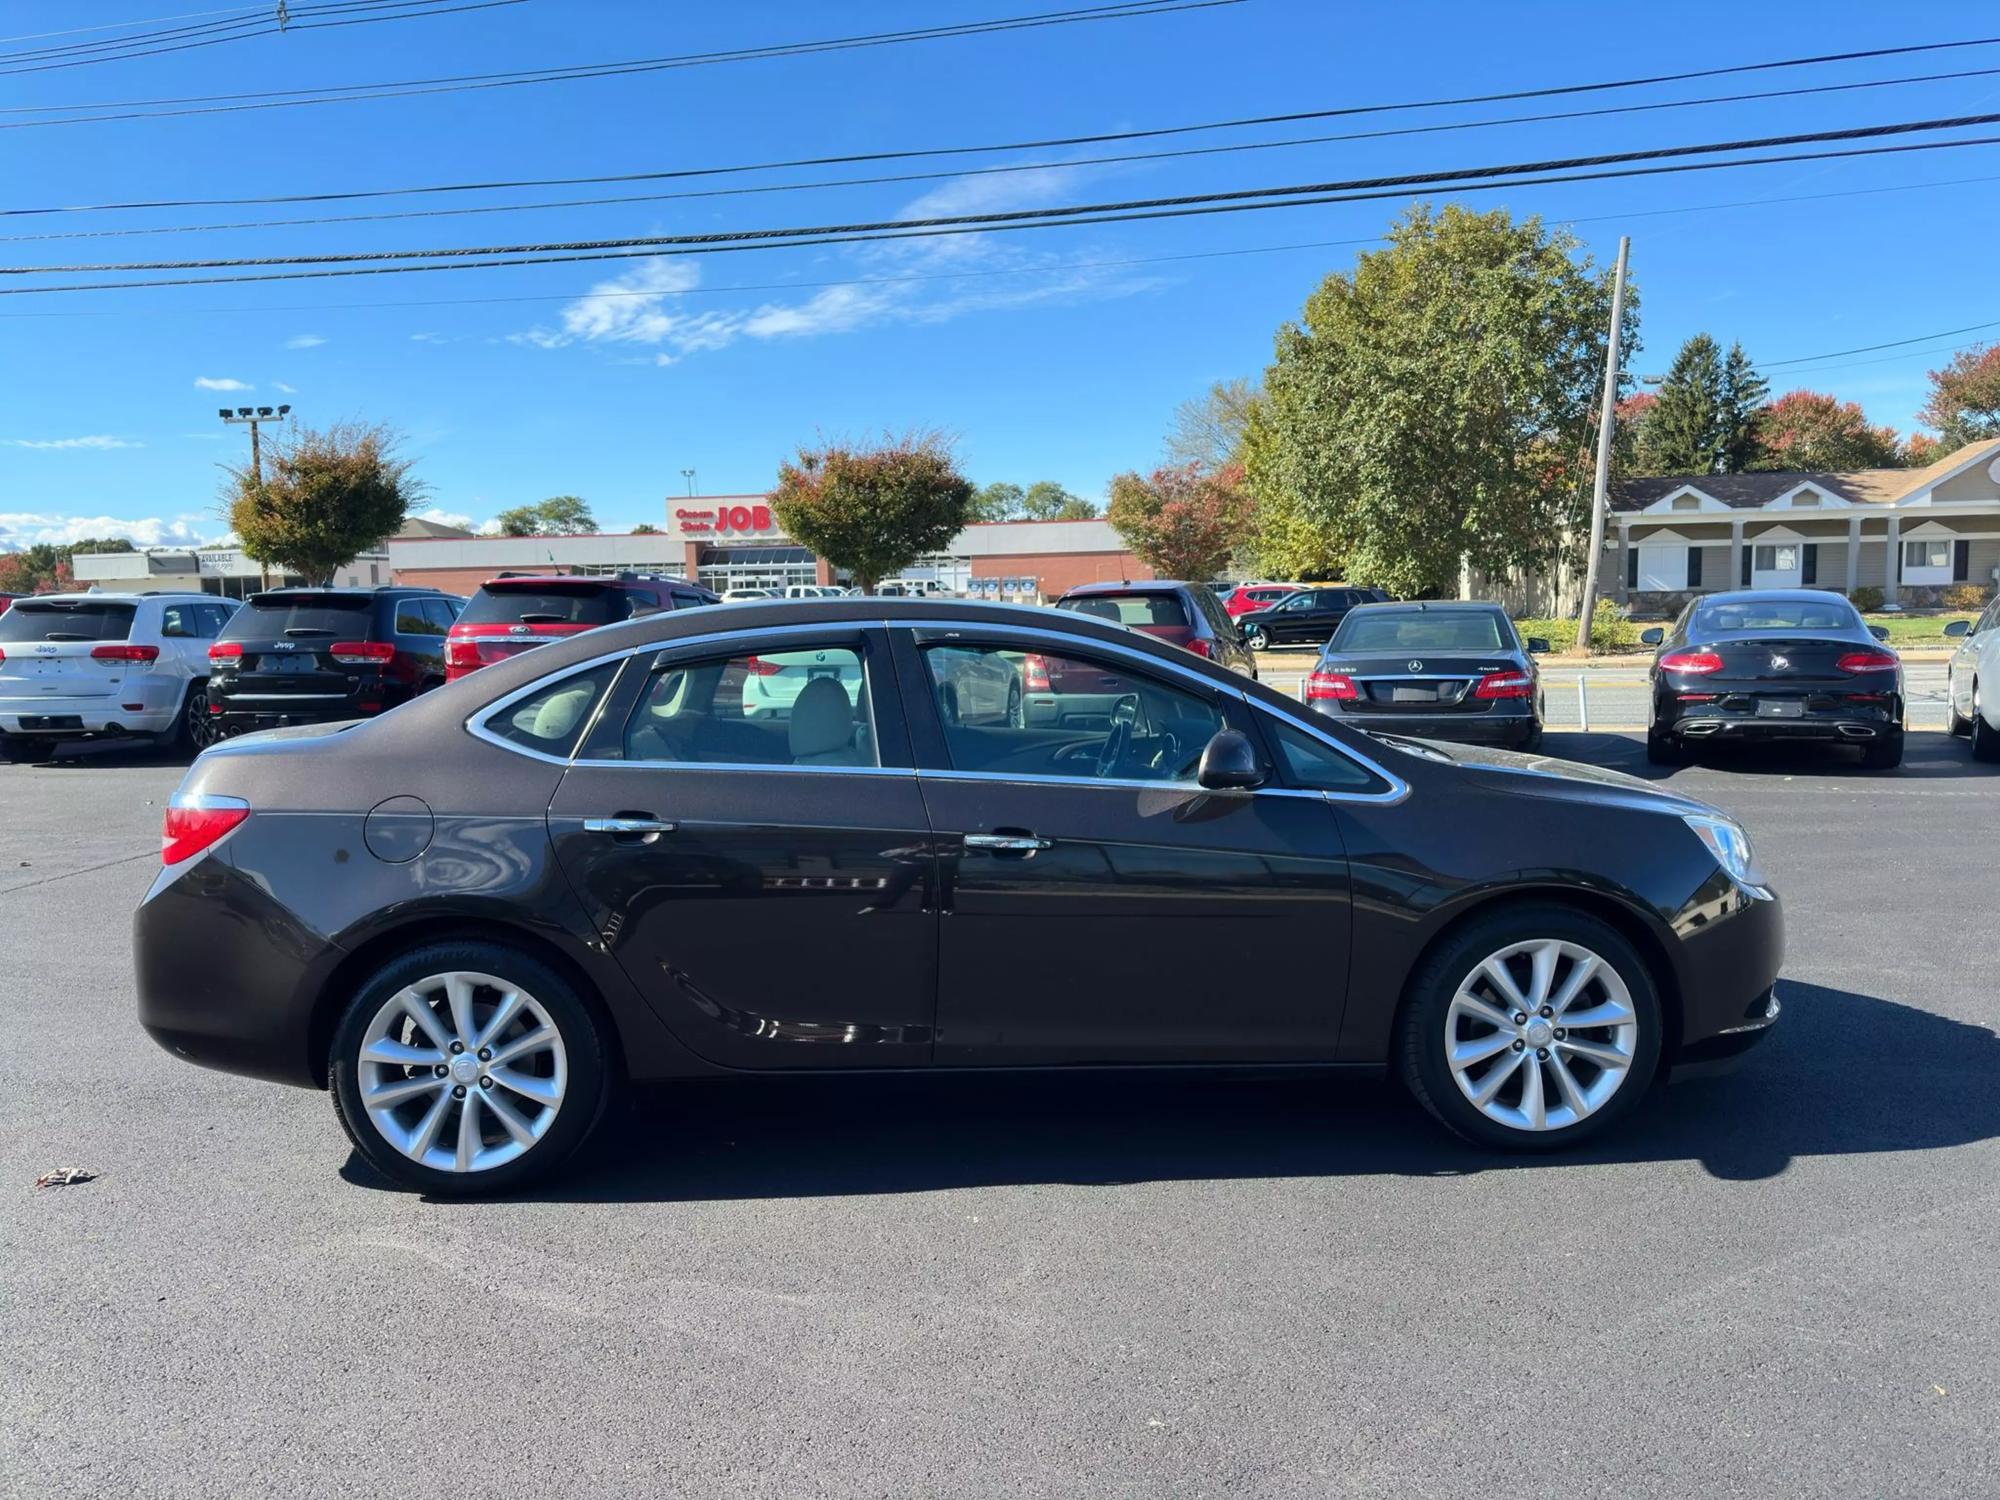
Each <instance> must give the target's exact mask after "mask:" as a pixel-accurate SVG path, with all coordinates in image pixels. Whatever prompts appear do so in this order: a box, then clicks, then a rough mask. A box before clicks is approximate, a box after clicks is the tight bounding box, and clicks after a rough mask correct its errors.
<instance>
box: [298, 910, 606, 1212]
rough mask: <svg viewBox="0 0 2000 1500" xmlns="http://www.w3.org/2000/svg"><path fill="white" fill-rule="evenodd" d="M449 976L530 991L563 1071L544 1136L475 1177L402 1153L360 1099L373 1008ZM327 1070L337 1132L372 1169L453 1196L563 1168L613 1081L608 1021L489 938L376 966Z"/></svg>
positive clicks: (543, 969) (495, 1189) (509, 1186)
mask: <svg viewBox="0 0 2000 1500" xmlns="http://www.w3.org/2000/svg"><path fill="white" fill-rule="evenodd" d="M455 971H467V972H471V973H476V974H488V975H491V976H493V977H494V978H495V979H500V980H505V981H506V982H507V983H508V984H509V985H515V986H518V987H520V988H521V989H522V990H524V991H525V992H526V993H528V994H530V995H532V996H533V997H534V999H535V1001H536V1002H538V1003H539V1004H540V1005H541V1007H542V1009H543V1010H544V1011H545V1012H546V1013H547V1015H548V1017H549V1020H550V1022H551V1023H552V1024H553V1026H554V1027H555V1030H556V1032H557V1034H558V1036H559V1037H560V1038H561V1041H562V1047H563V1052H564V1054H565V1061H566V1065H567V1068H568V1081H567V1084H566V1086H565V1088H564V1089H563V1093H562V1100H561V1103H560V1105H559V1107H558V1108H557V1110H556V1116H555V1119H554V1120H553V1122H552V1123H550V1125H549V1126H548V1128H547V1130H546V1132H545V1133H544V1134H543V1135H542V1137H541V1138H540V1139H539V1140H537V1141H536V1142H535V1143H534V1144H533V1145H531V1146H530V1147H528V1149H527V1150H526V1151H524V1152H522V1153H521V1154H520V1155H519V1156H516V1157H515V1158H513V1159H512V1160H511V1161H507V1162H503V1163H501V1164H499V1165H496V1166H493V1167H490V1168H486V1169H483V1170H476V1171H471V1172H454V1171H444V1170H441V1169H439V1168H436V1167H432V1166H429V1165H427V1164H425V1163H423V1162H419V1161H417V1160H415V1159H414V1158H412V1157H410V1156H406V1155H404V1154H403V1153H402V1151H400V1150H398V1149H397V1148H396V1147H395V1146H393V1145H391V1144H390V1143H389V1141H388V1140H387V1139H385V1138H384V1137H383V1135H382V1133H381V1132H380V1131H379V1130H378V1129H377V1128H376V1126H375V1123H374V1121H373V1120H372V1119H371V1118H370V1117H369V1114H368V1111H367V1109H366V1107H365V1106H364V1105H363V1104H362V1101H361V1079H360V1066H361V1063H360V1056H359V1054H360V1050H361V1046H362V1042H363V1040H364V1038H365V1036H366V1033H367V1030H368V1026H369V1023H370V1021H372V1020H373V1019H374V1017H375V1014H376V1012H377V1011H378V1010H380V1009H381V1007H382V1006H383V1005H384V1004H385V1003H386V1002H387V1001H388V1000H389V999H390V998H391V997H393V996H394V995H395V994H396V993H397V991H399V990H401V989H403V988H405V987H406V986H409V985H413V984H417V983H419V982H421V981H422V980H424V979H426V978H428V977H430V976H433V975H438V974H448V973H452V972H455ZM327 1074H328V1077H329V1079H330V1080H331V1083H332V1089H331V1092H332V1094H333V1107H334V1113H335V1115H336V1116H338V1118H339V1120H340V1125H341V1128H342V1129H343V1130H345V1131H346V1132H347V1138H348V1139H349V1140H350V1141H352V1142H353V1143H354V1149H355V1150H356V1151H358V1152H359V1153H360V1154H361V1155H362V1156H363V1157H364V1158H365V1159H366V1160H367V1161H368V1163H369V1165H370V1166H372V1167H374V1168H375V1169H376V1170H377V1171H378V1172H380V1173H382V1174H383V1175H384V1176H385V1177H389V1178H391V1179H393V1180H394V1181H397V1182H400V1183H403V1184H404V1185H406V1186H409V1187H413V1188H417V1189H420V1190H421V1191H423V1192H426V1193H431V1194H435V1195H438V1196H444V1197H454V1198H462V1197H472V1196H478V1195H483V1194H489V1193H504V1192H509V1191H512V1190H513V1189H515V1188H519V1187H521V1186H523V1185H524V1184H526V1183H529V1182H532V1181H533V1180H535V1179H536V1178H538V1177H541V1176H543V1175H545V1174H547V1173H549V1172H551V1171H553V1170H555V1169H556V1168H557V1167H559V1166H560V1165H562V1163H563V1162H564V1160H565V1159H567V1158H568V1157H569V1156H570V1155H572V1154H573V1153H574V1152H575V1151H576V1149H577V1147H579V1146H580V1145H582V1144H583V1141H584V1139H585V1137H587V1136H588V1135H589V1134H590V1131H591V1129H592V1127H593V1126H595V1125H596V1123H597V1121H598V1119H599V1117H600V1116H601V1115H602V1114H603V1113H604V1106H605V1103H606V1100H607V1098H608V1093H609V1088H610V1081H611V1069H610V1066H609V1063H608V1061H607V1057H606V1032H605V1023H603V1022H601V1021H600V1020H599V1019H598V1016H597V1014H596V1012H595V1011H594V1010H593V1008H592V1007H591V1005H590V1004H589V1003H588V1002H586V1001H585V1000H584V998H583V997H582V996H581V995H579V994H578V993H577V991H576V988H575V986H574V985H572V984H571V983H570V982H569V981H568V980H566V979H564V978H563V977H562V976H561V975H560V974H558V973H557V972H556V971H555V970H554V969H552V968H550V967H549V966H548V965H547V964H546V963H543V962H542V961H541V960H540V959H537V958H534V957H531V956H530V955H528V954H526V953H523V952H521V951H519V950H518V949H514V948H508V947H504V946H502V945H501V944H498V943H488V942H446V943H432V944H429V945H427V946H425V947H422V948H417V949H413V950H411V951H410V952H408V953H404V954H402V955H400V956H399V957H397V958H394V959H391V960H390V961H389V962H388V963H386V964H384V965H383V966H382V967H381V968H380V969H378V970H376V971H375V973H374V974H373V975H372V976H371V977H370V978H369V980H368V981H367V983H365V984H364V985H362V986H361V988H360V990H359V992H358V993H357V994H356V995H355V997H354V999H353V1000H352V1001H351V1002H350V1003H349V1005H348V1007H347V1010H346V1012H345V1013H344V1014H343V1015H342V1017H341V1019H340V1024H339V1025H338V1026H337V1027H336V1028H335V1029H334V1034H333V1045H332V1050H331V1055H330V1057H329V1058H328V1066H327ZM412 1076H416V1073H415V1070H413V1072H412ZM468 1104H469V1101H468Z"/></svg>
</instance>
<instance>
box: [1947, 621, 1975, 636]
mask: <svg viewBox="0 0 2000 1500" xmlns="http://www.w3.org/2000/svg"><path fill="white" fill-rule="evenodd" d="M1971 632H1972V622H1971V621H1970V620H1952V621H1950V622H1949V623H1947V624H1946V625H1945V627H1944V633H1945V634H1946V635H1949V636H1961V635H1969V634H1971Z"/></svg>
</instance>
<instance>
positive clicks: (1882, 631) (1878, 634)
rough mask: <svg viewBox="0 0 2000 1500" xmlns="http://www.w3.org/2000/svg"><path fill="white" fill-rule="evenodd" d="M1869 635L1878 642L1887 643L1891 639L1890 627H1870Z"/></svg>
mask: <svg viewBox="0 0 2000 1500" xmlns="http://www.w3.org/2000/svg"><path fill="white" fill-rule="evenodd" d="M1868 633H1869V634H1870V635H1872V636H1874V637H1875V639H1876V640H1878V641H1886V640H1888V639H1889V627H1888V626H1886V625H1870V626H1869V627H1868Z"/></svg>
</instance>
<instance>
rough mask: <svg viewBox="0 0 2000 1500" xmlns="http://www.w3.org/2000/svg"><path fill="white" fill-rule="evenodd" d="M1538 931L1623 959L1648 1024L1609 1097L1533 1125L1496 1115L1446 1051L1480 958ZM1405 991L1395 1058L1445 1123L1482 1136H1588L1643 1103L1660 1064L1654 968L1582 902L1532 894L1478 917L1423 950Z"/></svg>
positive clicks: (1506, 1142) (1508, 1145)
mask: <svg viewBox="0 0 2000 1500" xmlns="http://www.w3.org/2000/svg"><path fill="white" fill-rule="evenodd" d="M1538 938H1554V939H1558V940H1561V941H1564V942H1571V943H1577V944H1580V945H1581V946H1583V947H1585V948H1587V949H1589V950H1590V951H1591V952H1592V953H1595V954H1596V955H1597V956H1598V957H1599V958H1600V959H1602V960H1603V961H1604V962H1605V963H1607V964H1608V965H1610V966H1611V967H1612V968H1613V969H1615V970H1616V971H1617V973H1618V977H1619V978H1620V979H1621V980H1623V981H1624V984H1625V988H1626V990H1627V992H1628V993H1629V994H1630V996H1631V1000H1632V1007H1633V1011H1634V1014H1635V1016H1636V1017H1637V1024H1638V1028H1639V1034H1638V1041H1637V1043H1636V1045H1635V1046H1634V1048H1633V1053H1632V1063H1631V1066H1630V1067H1629V1068H1628V1069H1627V1071H1626V1076H1625V1079H1624V1082H1623V1083H1622V1084H1620V1085H1619V1086H1618V1088H1617V1090H1616V1092H1614V1093H1613V1094H1612V1095H1611V1097H1610V1098H1609V1099H1607V1100H1605V1101H1604V1103H1602V1104H1601V1105H1599V1106H1598V1108H1597V1109H1596V1110H1595V1111H1593V1112H1592V1113H1590V1114H1588V1115H1586V1116H1584V1118H1583V1119H1581V1120H1579V1121H1577V1122H1576V1123H1575V1124H1572V1125H1566V1126H1561V1127H1559V1128H1556V1129H1552V1130H1543V1131H1533V1132H1531V1131H1527V1130H1522V1129H1515V1128H1512V1127H1509V1126H1506V1125H1502V1124H1499V1123H1498V1122H1496V1121H1494V1120H1492V1119H1489V1118H1488V1117H1487V1116H1486V1115H1485V1114H1483V1113H1481V1112H1480V1110H1479V1108H1478V1107H1477V1106H1476V1105H1474V1104H1473V1103H1472V1101H1471V1100H1469V1099H1467V1098H1466V1096H1465V1094H1464V1093H1463V1092H1462V1091H1461V1090H1460V1089H1459V1086H1458V1084H1457V1082H1456V1081H1455V1080H1454V1079H1453V1077H1452V1075H1451V1070H1450V1067H1449V1065H1448V1064H1447V1063H1446V1061H1445V1048H1444V1038H1445V1034H1446V1033H1445V1026H1446V1015H1447V1012H1448V1009H1449V1007H1450V1004H1451V999H1452V996H1453V995H1454V994H1455V993H1456V992H1457V989H1458V986H1459V983H1460V981H1461V980H1463V979H1464V978H1465V976H1466V975H1467V974H1469V973H1470V972H1471V971H1472V969H1473V967H1474V966H1475V965H1477V964H1479V963H1480V962H1481V961H1483V960H1484V959H1485V958H1486V957H1487V956H1488V955H1490V954H1493V953H1497V952H1498V951H1499V950H1500V949H1502V948H1505V947H1507V946H1508V945H1509V944H1511V943H1518V942H1527V941H1531V940H1534V939H1538ZM1405 993H1406V998H1405V1002H1404V1005H1403V1013H1402V1024H1401V1027H1400V1029H1399V1030H1398V1032H1397V1035H1396V1040H1395V1059H1394V1061H1395V1064H1396V1066H1397V1068H1398V1070H1399V1071H1400V1072H1401V1074H1402V1078H1403V1082H1404V1084H1405V1085H1406V1086H1407V1087H1408V1088H1409V1090H1410V1092H1411V1093H1412V1094H1413V1095H1415V1096H1416V1099H1417V1102H1418V1103H1419V1104H1421V1105H1423V1107H1424V1108H1425V1109H1427V1110H1429V1111H1430V1112H1431V1114H1432V1115H1434V1116H1435V1117H1436V1118H1437V1120H1438V1121H1439V1123H1441V1124H1442V1125H1444V1126H1445V1128H1446V1129H1448V1130H1450V1131H1452V1132H1453V1133H1454V1134H1456V1135H1460V1136H1463V1137H1464V1138H1465V1139H1466V1140H1469V1141H1473V1142H1475V1143H1476V1144H1479V1145H1482V1146H1490V1147H1493V1148H1495V1149H1498V1150H1502V1151H1516V1152H1546V1151H1561V1150H1564V1149H1566V1148H1567V1147H1569V1146H1572V1145H1575V1144H1576V1143H1577V1142H1579V1141H1583V1140H1587V1139H1589V1138H1590V1137H1591V1136H1593V1135H1596V1134H1597V1133H1598V1132H1599V1131H1601V1130H1604V1129H1605V1128H1606V1127H1608V1126H1610V1125H1612V1124H1613V1123H1615V1122H1616V1121H1617V1120H1618V1119H1619V1118H1621V1117H1622V1116H1623V1115H1624V1114H1625V1113H1626V1112H1627V1111H1629V1110H1631V1109H1632V1108H1633V1107H1634V1106H1636V1105H1637V1104H1638V1102H1639V1100H1640V1098H1641V1097H1642V1096H1643V1095H1644V1094H1645V1092H1646V1088H1647V1086H1648V1085H1649V1084H1650V1083H1651V1082H1652V1079H1653V1074H1654V1072H1655V1071H1656V1070H1657V1068H1658V1066H1659V1060H1660V1036H1661V1019H1660V999H1659V992H1658V990H1657V988H1656V987H1655V985H1654V982H1653V976H1652V973H1651V971H1650V970H1648V969H1647V967H1646V964H1645V962H1644V961H1643V960H1642V959H1641V958H1640V957H1639V954H1638V952H1637V951H1636V950H1635V949H1634V948H1633V947H1632V945H1631V944H1630V943H1628V942H1627V941H1626V940H1625V939H1624V937H1622V936H1621V935H1620V934H1619V932H1618V931H1617V929H1616V928H1614V927H1612V926H1610V925H1609V924H1608V923H1605V922H1602V921H1600V920H1598V919H1597V918H1596V917H1593V916H1591V915H1590V914H1588V913H1587V912H1582V911H1578V910H1577V909H1576V908H1575V907H1571V906H1561V905H1554V904H1540V903H1537V904H1533V905H1527V904H1523V905H1519V906H1505V907H1501V908H1499V909H1497V910H1495V911H1493V912H1492V913H1490V914H1488V915H1486V916H1478V917H1474V918H1473V919H1472V920H1471V921H1469V922H1467V923H1466V924H1465V925H1464V926H1462V927H1460V928H1458V929H1457V930H1456V931H1454V932H1452V933H1450V934H1448V935H1447V936H1446V938H1445V939H1444V941H1443V942H1441V943H1439V944H1438V945H1437V946H1436V947H1435V948H1433V949H1432V950H1431V951H1430V952H1429V953H1428V954H1426V955H1425V956H1424V959H1423V961H1422V962H1421V963H1420V964H1418V966H1417V968H1416V971H1415V972H1414V973H1413V974H1412V975H1411V976H1410V982H1409V987H1408V989H1407V991H1406V992H1405Z"/></svg>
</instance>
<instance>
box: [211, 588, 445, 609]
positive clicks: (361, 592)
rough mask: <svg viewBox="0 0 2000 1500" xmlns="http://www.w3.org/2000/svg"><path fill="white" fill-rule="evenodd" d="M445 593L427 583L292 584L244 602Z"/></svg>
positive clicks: (248, 598)
mask: <svg viewBox="0 0 2000 1500" xmlns="http://www.w3.org/2000/svg"><path fill="white" fill-rule="evenodd" d="M443 592H444V590H443V589H434V588H432V587H431V586H430V585H429V584H425V583H382V584H375V585H373V586H371V587H368V588H358V587H353V586H349V585H341V586H338V587H336V586H335V585H333V584H326V585H324V586H322V585H320V584H317V583H292V584H286V585H285V586H284V587H283V588H276V589H259V590H257V592H256V593H254V594H251V595H248V596H247V597H246V598H245V599H244V601H243V602H244V603H245V604H254V603H255V602H256V601H257V600H259V599H269V598H273V597H276V596H283V597H286V598H291V597H293V596H296V595H299V594H338V595H340V596H341V597H342V598H344V599H380V598H381V597H382V596H383V595H384V594H442V593H443Z"/></svg>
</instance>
